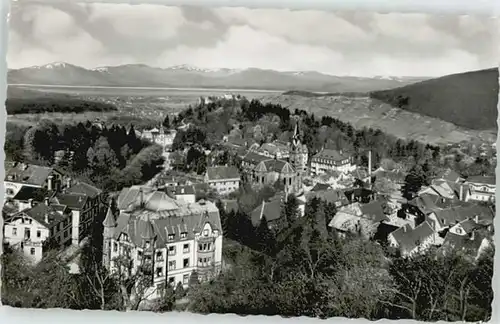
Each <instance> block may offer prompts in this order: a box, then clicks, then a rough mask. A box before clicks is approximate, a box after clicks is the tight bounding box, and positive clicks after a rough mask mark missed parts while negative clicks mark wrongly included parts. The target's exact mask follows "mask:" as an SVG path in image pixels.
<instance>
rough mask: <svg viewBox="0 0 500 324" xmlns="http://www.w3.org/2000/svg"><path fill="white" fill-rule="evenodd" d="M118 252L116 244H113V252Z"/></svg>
mask: <svg viewBox="0 0 500 324" xmlns="http://www.w3.org/2000/svg"><path fill="white" fill-rule="evenodd" d="M116 251H118V243H116V242H115V243H113V252H116Z"/></svg>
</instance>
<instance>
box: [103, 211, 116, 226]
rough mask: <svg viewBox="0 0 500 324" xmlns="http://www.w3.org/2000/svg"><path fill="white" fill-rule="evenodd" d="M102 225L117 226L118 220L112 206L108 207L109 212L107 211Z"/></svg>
mask: <svg viewBox="0 0 500 324" xmlns="http://www.w3.org/2000/svg"><path fill="white" fill-rule="evenodd" d="M102 225H104V227H115V226H116V220H115V216H114V215H113V211H112V210H111V206H109V208H108V212H107V213H106V218H104V221H103V222H102Z"/></svg>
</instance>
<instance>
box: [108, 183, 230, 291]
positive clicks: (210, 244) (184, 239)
mask: <svg viewBox="0 0 500 324" xmlns="http://www.w3.org/2000/svg"><path fill="white" fill-rule="evenodd" d="M117 205H118V209H119V215H118V218H117V219H116V220H115V216H114V215H113V213H112V212H111V211H109V212H108V214H107V215H106V219H105V220H104V222H103V225H104V228H105V229H104V234H103V235H104V248H103V249H104V250H103V252H104V253H103V262H104V265H105V266H106V267H108V268H109V269H110V271H112V272H117V271H120V266H121V263H120V262H119V260H120V259H122V260H123V259H126V260H127V262H129V263H128V264H129V266H130V269H129V270H130V274H133V275H137V274H140V275H142V276H144V278H147V280H149V284H150V287H149V288H148V290H147V296H148V298H149V299H154V298H159V297H161V296H162V291H163V289H164V288H165V286H166V285H171V286H176V285H178V284H179V283H181V284H182V285H183V286H184V287H187V286H188V282H189V277H190V276H191V274H192V273H193V272H194V271H196V273H197V275H198V278H199V279H200V280H201V281H203V280H206V279H208V278H211V277H212V276H214V275H216V274H217V273H219V272H220V271H221V267H222V227H221V222H220V216H219V210H218V208H217V207H216V206H215V204H213V203H211V202H207V201H202V200H200V201H199V202H198V203H185V202H183V201H177V200H175V199H173V198H171V197H169V196H168V195H167V194H165V193H164V192H160V191H156V190H153V189H151V188H141V187H131V188H125V189H123V190H122V192H121V193H120V195H119V197H118V200H117Z"/></svg>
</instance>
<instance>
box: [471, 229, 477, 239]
mask: <svg viewBox="0 0 500 324" xmlns="http://www.w3.org/2000/svg"><path fill="white" fill-rule="evenodd" d="M475 234H476V231H475V230H472V232H471V233H470V239H471V241H474V239H475V238H476V235H475Z"/></svg>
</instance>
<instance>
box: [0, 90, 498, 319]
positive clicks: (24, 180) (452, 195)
mask: <svg viewBox="0 0 500 324" xmlns="http://www.w3.org/2000/svg"><path fill="white" fill-rule="evenodd" d="M8 141H9V139H8V138H7V142H8ZM19 143H22V144H19ZM18 144H19V147H17V154H14V153H13V151H15V150H14V149H10V151H9V152H10V154H9V155H10V157H11V160H10V161H6V162H5V169H6V176H5V179H4V185H5V190H6V191H5V200H4V207H3V218H4V229H3V230H4V250H5V251H6V253H5V255H4V266H5V267H6V268H7V270H6V271H7V274H6V275H7V276H12V278H13V279H12V280H13V282H14V281H16V280H17V281H16V283H15V284H19V285H26V282H32V283H33V285H35V283H38V284H40V282H41V281H47V282H51V283H52V285H54V287H52V288H51V289H49V291H52V292H53V293H54V294H57V293H59V292H61V294H63V291H65V289H70V288H67V287H66V288H62V287H61V285H67V286H70V285H71V284H70V283H69V282H70V281H71V280H76V281H75V282H78V280H84V281H85V282H86V284H89V286H90V287H91V288H89V290H90V291H88V292H85V293H84V294H83V295H82V296H81V297H80V298H83V296H87V295H85V294H90V295H92V298H88V300H87V302H88V303H94V304H92V305H89V304H85V303H83V304H82V302H81V301H79V300H71V298H69V297H61V298H62V299H64V300H65V301H64V305H60V301H58V300H57V298H55V297H53V299H54V298H55V299H56V300H55V301H54V304H50V301H49V300H43V299H44V297H43V294H47V293H48V292H44V293H42V296H38V297H36V296H34V297H31V299H29V301H26V300H20V299H19V298H20V297H18V298H17V299H16V298H15V297H14V296H15V295H14V292H13V293H9V291H11V290H12V291H16V287H15V284H13V283H11V282H7V283H4V287H5V288H4V290H5V292H4V294H2V295H3V296H2V298H4V299H6V298H12V299H13V300H10V302H11V303H13V305H16V304H23V303H26V302H31V304H30V305H29V306H25V307H42V306H43V307H70V308H77V309H78V308H98V309H122V310H136V309H150V310H157V311H162V310H172V309H178V310H181V309H184V310H190V311H197V312H216V311H217V310H221V311H223V312H241V310H242V308H241V307H243V304H241V303H243V302H242V301H236V300H229V299H228V300H226V301H225V302H224V303H226V307H227V308H225V309H224V306H222V304H217V303H218V301H217V300H213V301H212V303H213V304H208V305H207V304H206V301H205V304H203V301H204V300H206V298H208V296H209V295H210V294H217V293H218V291H217V290H218V289H228V287H233V288H232V289H234V291H236V292H235V293H236V294H243V293H246V294H252V293H254V294H262V293H263V292H264V291H266V290H258V289H257V288H256V287H255V286H251V287H250V286H243V283H241V284H236V286H234V284H231V285H233V286H231V285H230V284H229V282H230V281H231V280H241V281H242V282H245V284H250V283H249V282H250V281H252V280H256V281H258V280H261V279H258V280H257V279H256V277H252V276H250V275H247V274H244V273H243V272H241V271H243V270H244V269H245V267H246V268H247V270H248V271H263V274H262V275H261V276H264V277H267V276H271V278H274V279H269V280H278V279H276V278H281V279H279V280H281V282H282V283H283V284H289V283H290V281H291V280H292V278H293V276H292V277H290V276H289V275H291V274H292V273H290V274H288V275H287V274H286V272H287V271H288V270H287V269H294V270H293V271H294V272H293V273H294V274H295V276H299V275H300V276H304V278H303V279H297V280H299V283H297V284H300V285H307V284H308V282H311V281H315V282H318V281H324V282H329V283H327V284H326V285H327V286H325V289H327V290H328V293H333V294H335V291H337V290H335V289H344V290H340V291H337V294H341V292H344V293H345V295H344V293H342V294H341V295H344V296H348V294H350V295H349V296H350V298H353V296H358V297H359V298H361V295H365V296H363V297H362V299H361V300H366V298H368V299H369V298H371V297H370V296H375V295H377V296H378V297H377V298H372V299H373V300H371V301H370V302H369V304H370V306H367V307H373V309H370V310H368V309H359V310H357V313H356V314H355V316H364V317H368V318H370V317H372V318H373V317H376V316H378V315H376V314H378V313H377V312H379V311H380V308H381V305H382V306H384V305H385V306H387V307H388V309H389V310H390V311H391V312H393V314H403V315H392V316H396V317H397V316H406V317H409V318H415V319H417V318H418V319H422V318H424V319H427V320H434V319H436V316H441V315H439V314H438V313H440V312H442V313H445V314H446V316H447V318H450V319H454V318H455V319H457V320H464V319H468V318H469V317H468V316H469V315H468V314H469V313H470V314H472V313H473V314H472V315H470V316H476V317H477V316H480V317H481V316H483V317H485V316H487V315H486V314H487V313H488V310H487V309H481V307H484V306H478V305H486V304H487V305H489V302H486V301H484V300H488V298H490V295H488V293H486V290H484V289H486V288H484V285H487V283H485V281H487V279H484V276H486V277H487V276H488V275H487V274H483V277H482V278H483V279H482V280H483V281H482V282H475V281H473V280H472V281H467V283H466V286H463V287H461V288H460V287H456V286H454V287H449V286H448V285H452V286H453V285H455V284H456V283H457V282H459V281H460V280H465V279H463V278H466V277H468V276H469V275H470V273H471V271H472V272H474V271H479V270H476V269H480V270H481V271H488V270H484V267H488V266H491V262H492V246H493V219H494V215H495V192H496V184H495V178H494V165H495V164H496V149H495V147H494V146H491V147H490V146H484V145H483V146H481V147H474V153H475V154H476V156H471V155H469V156H467V157H468V158H469V159H472V163H469V164H467V166H466V167H465V168H460V167H457V165H460V164H459V163H456V161H457V159H458V158H457V156H459V155H458V154H457V152H460V153H461V154H462V155H466V154H467V153H469V152H468V151H467V148H466V147H452V146H448V147H433V146H430V145H425V144H422V143H418V142H415V141H403V140H400V139H394V138H391V137H389V136H387V135H385V134H384V133H382V132H381V131H379V130H373V129H359V130H357V129H354V128H353V127H352V126H351V125H349V124H346V123H342V122H340V121H339V120H336V119H333V118H330V117H322V118H315V116H314V115H313V114H308V113H306V112H305V111H298V110H296V111H294V112H291V111H289V110H287V109H286V108H283V107H281V106H279V105H272V104H263V103H261V102H259V101H258V100H251V101H249V100H247V99H246V98H245V97H244V96H240V95H232V94H231V95H223V96H218V97H217V96H212V97H210V98H201V99H200V100H199V102H198V104H197V105H196V106H195V107H188V108H187V109H185V110H183V111H182V112H180V113H178V114H171V115H168V116H166V118H165V119H164V120H163V121H161V122H159V123H158V124H157V125H151V127H149V128H144V129H135V128H134V126H130V127H129V128H128V129H126V128H125V127H124V126H122V125H116V124H108V123H107V122H106V121H99V120H96V121H88V122H87V123H86V124H84V123H79V124H78V125H62V126H61V125H54V124H51V123H50V121H41V122H40V125H38V126H36V127H32V128H29V129H28V130H27V131H26V133H25V134H24V137H23V139H22V141H20V142H19V141H18ZM471 151H472V150H471ZM462 160H466V158H462ZM462 165H463V163H462ZM16 255H18V256H17V257H16ZM19 255H20V256H19ZM251 255H252V256H251ZM368 255H369V256H368ZM457 255H458V256H459V257H457ZM437 257H439V258H441V259H443V260H445V261H436V260H437V259H436V258H437ZM454 257H456V258H458V259H453V258H454ZM255 258H258V259H259V260H257V261H255V260H256V259H255ZM353 258H357V259H353ZM422 258H424V259H425V258H427V259H425V260H426V262H422V261H419V260H421V259H422ZM488 258H490V259H488ZM254 259H255V260H254ZM260 259H262V260H260ZM441 259H440V260H441ZM252 260H254V261H252ZM349 260H351V261H349ZM388 260H389V261H390V262H392V263H391V264H390V265H386V263H387V261H388ZM391 260H392V261H391ZM450 260H455V261H450ZM457 260H460V261H457ZM485 260H486V261H485ZM252 262H253V265H252V266H250V265H249V263H252ZM450 262H461V266H460V267H461V268H460V269H462V270H461V271H462V272H461V273H460V274H461V275H463V278H462V277H460V278H458V277H457V278H455V277H454V278H453V280H454V281H453V280H451V281H448V282H447V281H446V280H445V279H446V278H443V279H442V281H440V282H439V284H438V283H437V281H439V280H441V279H440V278H441V277H439V276H440V275H441V274H439V273H437V272H436V271H439V269H440V268H439V267H444V268H446V267H449V264H450ZM488 262H489V263H488ZM255 264H259V267H260V268H259V269H261V270H255ZM382 264H384V265H382ZM11 265H12V266H14V265H17V267H22V268H23V269H22V270H19V269H17V268H16V269H14V268H13V269H12V270H9V267H10V266H11ZM40 267H41V269H42V270H40ZM397 267H401V269H403V268H404V269H408V268H411V269H413V270H405V271H409V273H407V274H401V273H400V272H398V269H397ZM28 268H30V269H35V270H25V269H28ZM444 268H443V269H444ZM37 269H38V270H37ZM43 269H45V270H43ZM339 269H346V270H345V271H346V273H345V274H344V273H340V274H337V273H336V271H337V270H339ZM347 269H350V270H347ZM387 269H388V270H387ZM463 269H466V270H463ZM467 269H468V270H467ZM382 270H384V271H386V272H381V274H380V276H382V277H385V278H384V279H380V280H379V279H375V278H376V277H377V276H378V274H376V272H378V271H382ZM31 271H41V273H42V274H36V275H35V273H36V272H31ZM431 271H432V273H431ZM467 271H469V272H467ZM13 272H21V273H13ZM368 272H372V273H370V274H368ZM349 273H350V275H351V276H358V277H357V278H358V280H360V281H362V282H366V283H368V282H370V281H375V282H373V283H372V285H374V287H373V288H366V289H365V290H359V289H358V291H357V292H348V290H346V289H347V288H340V287H334V282H335V281H331V280H333V279H328V278H332V277H334V276H337V277H336V278H337V279H336V280H340V281H339V282H344V283H345V284H347V283H350V282H352V279H349V278H348V277H347V276H349ZM384 273H385V274H384ZM47 274H51V275H52V277H50V279H47V278H48V277H46V276H47ZM56 274H57V275H56ZM447 274H448V273H447ZM30 276H39V278H30ZM44 276H45V277H44ZM54 276H55V277H54ZM238 276H239V277H238ZM253 276H259V275H258V274H253ZM370 276H372V277H370ZM389 277H391V278H392V279H391V280H392V281H393V282H391V283H386V281H387V280H389V279H388V278H389ZM438 277H439V278H438ZM9 278H10V277H9ZM27 278H30V279H27ZM71 278H76V279H71ZM78 278H80V279H78ZM81 278H84V279H81ZM252 278H253V279H252ZM30 280H31V281H30ZM51 280H52V281H51ZM54 280H56V281H57V284H56V283H55V281H54ZM228 280H229V281H228ZM248 280H250V281H248ZM262 280H263V279H262ZM300 280H302V281H300ZM329 280H330V281H329ZM363 280H365V281H363ZM490 280H491V278H490ZM408 281H411V282H416V281H419V282H422V285H426V286H425V287H423V288H422V287H421V288H422V290H424V289H425V291H426V292H425V294H426V295H425V297H426V298H427V299H426V300H425V301H423V300H421V298H424V297H422V296H423V295H422V296H420V295H418V296H417V295H412V294H419V292H416V290H415V289H420V288H415V287H414V285H413V284H411V285H407V284H405V282H408ZM47 282H46V283H45V284H48V283H47ZM71 282H72V281H71ZM273 282H274V281H273ZM463 283H464V282H463ZM275 284H276V283H275ZM358 284H363V283H358ZM464 284H465V283H464ZM262 285H264V284H262ZM439 285H442V286H439ZM480 285H483V286H481V287H483V288H477V287H480ZM379 286H383V287H379ZM44 287H45V286H44ZM224 287H225V288H224ZM436 287H441V288H443V289H448V288H450V292H449V293H450V294H452V293H454V294H463V293H464V291H466V292H467V294H470V297H466V299H462V300H460V301H458V302H456V303H455V302H453V303H451V302H450V305H448V306H442V305H441V304H439V303H441V302H442V301H440V300H439V298H440V295H441V294H442V291H441V290H436V291H433V290H432V289H437V288H436ZM32 289H33V290H34V291H37V290H43V289H44V288H43V287H38V288H37V287H32ZM53 289H57V290H53ZM282 289H284V291H283V293H292V292H293V291H295V290H290V289H291V288H289V287H288V286H287V288H282ZM297 289H298V288H297ZM310 289H316V290H317V289H320V288H318V287H312V288H310ZM331 289H333V291H331ZM349 289H354V290H356V288H354V287H353V288H349ZM456 289H458V290H456ZM460 289H462V290H460ZM464 289H465V290H464ZM474 289H476V290H474ZM478 289H483V290H482V291H480V292H479V291H478ZM452 290H453V292H451V291H452ZM385 291H387V292H391V293H385ZM56 292H57V293H56ZM17 293H18V292H17ZM273 293H275V294H278V293H279V292H274V291H273ZM295 293H297V295H299V296H298V297H297V298H300V296H302V298H305V297H304V294H307V293H313V291H309V290H308V291H301V292H300V293H299V292H298V291H295ZM316 293H318V294H320V293H321V294H325V293H326V292H324V291H322V290H321V292H319V290H317V291H316ZM360 294H361V295H360ZM491 294H492V292H491ZM473 295H474V296H473ZM401 296H407V297H406V299H405V297H401ZM408 296H410V297H411V298H410V297H408ZM412 296H414V297H412ZM72 298H74V299H78V298H77V297H72ZM211 298H213V297H211ZM224 298H226V297H223V299H224ZM227 298H229V297H227ZM238 298H244V297H238ZM335 298H339V297H335ZM429 298H430V299H429ZM433 298H435V300H434V299H433ZM467 298H468V299H467ZM481 298H482V299H481ZM215 299H217V298H215ZM224 300H225V299H224ZM428 300H431V302H434V303H435V304H432V305H431V309H432V311H430V312H429V311H428V310H427V308H426V307H428V305H427V303H428V302H429V301H428ZM260 302H261V303H264V301H263V300H262V301H260ZM301 302H305V301H304V300H300V299H297V300H291V301H290V302H289V303H290V304H287V305H285V306H279V307H278V306H273V307H275V308H272V307H271V306H269V307H271V308H266V307H264V306H263V305H264V304H260V303H259V302H255V304H252V305H250V304H245V306H244V307H245V312H246V313H247V314H252V313H253V312H256V313H263V312H264V313H265V312H268V313H269V314H276V313H278V314H282V315H287V314H288V315H304V314H305V315H309V316H349V312H348V311H347V310H346V309H339V308H338V307H340V306H338V305H340V304H338V303H340V301H339V300H336V303H337V304H338V305H337V306H328V307H327V306H324V307H326V308H327V309H326V310H325V309H322V310H321V314H320V315H318V314H317V313H315V314H312V313H310V312H312V311H313V308H312V307H311V308H308V306H304V310H300V309H299V310H297V309H295V308H293V307H292V305H294V304H296V305H299V304H300V303H301ZM312 302H314V301H312V300H308V301H307V303H309V304H307V305H310V303H312ZM344 302H345V301H344ZM37 303H39V304H37ZM47 303H49V304H47ZM252 303H253V302H252ZM283 303H287V302H286V301H283ZM438 304H439V305H438ZM467 305H468V306H469V307H470V308H471V310H470V311H469V313H467V310H466V308H467V307H468V306H467ZM280 307H281V308H280ZM290 307H292V308H290ZM322 307H323V306H322ZM356 307H358V306H356ZM442 307H448V309H442ZM375 308H376V309H377V310H376V311H375V310H374V309H375ZM423 308H425V309H426V310H425V311H424V310H423ZM438 309H439V310H438ZM490 311H491V310H490ZM457 314H458V315H457ZM478 314H479V315H478ZM476 317H475V318H476Z"/></svg>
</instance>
